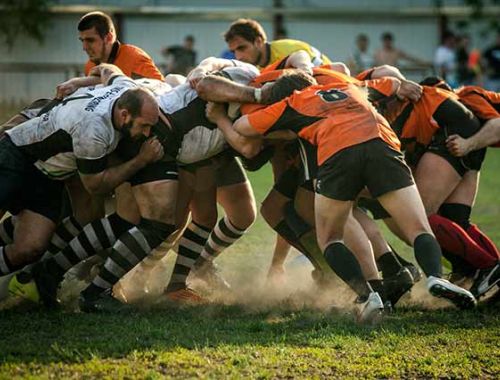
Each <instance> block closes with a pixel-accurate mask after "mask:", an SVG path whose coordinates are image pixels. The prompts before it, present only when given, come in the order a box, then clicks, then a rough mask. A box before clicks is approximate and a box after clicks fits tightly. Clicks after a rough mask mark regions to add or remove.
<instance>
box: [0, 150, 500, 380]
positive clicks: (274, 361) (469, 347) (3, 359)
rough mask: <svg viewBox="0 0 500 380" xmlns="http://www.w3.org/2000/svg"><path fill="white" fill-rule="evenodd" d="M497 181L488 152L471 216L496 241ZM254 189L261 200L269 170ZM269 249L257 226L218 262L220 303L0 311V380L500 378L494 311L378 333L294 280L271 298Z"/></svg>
mask: <svg viewBox="0 0 500 380" xmlns="http://www.w3.org/2000/svg"><path fill="white" fill-rule="evenodd" d="M499 172H500V151H498V150H497V151H495V150H491V151H490V152H489V153H488V157H487V161H486V164H485V167H484V170H483V177H482V183H481V188H480V191H479V196H478V199H477V205H476V208H475V210H474V214H473V219H474V221H475V222H476V223H477V224H479V225H480V226H481V227H483V229H484V230H485V231H486V232H487V233H488V234H489V235H490V236H491V237H492V239H493V240H494V241H495V242H496V243H498V242H500V228H499V227H500V220H499V216H500V201H499V195H500V192H499V190H498V189H499V188H500V176H498V173H499ZM251 180H252V182H253V184H254V185H255V189H256V197H257V199H258V200H262V198H263V197H264V195H265V193H266V192H267V190H268V188H269V186H270V183H271V172H270V170H269V168H266V169H265V170H263V171H261V172H259V173H257V174H253V175H251ZM389 239H390V240H391V241H392V242H393V243H395V244H396V246H397V247H398V249H399V250H400V251H401V252H402V253H403V254H404V255H405V256H407V257H410V251H409V250H408V249H407V248H406V247H404V246H403V244H400V243H399V242H397V241H395V240H394V239H393V238H392V237H389ZM273 242H274V234H273V233H272V232H271V231H270V230H269V229H268V228H267V227H265V224H264V222H263V221H262V220H261V219H259V220H258V221H257V222H256V224H255V225H254V226H253V227H252V230H251V231H250V233H249V234H248V236H246V237H245V238H244V239H242V240H241V241H240V242H238V243H237V244H236V245H235V246H234V247H232V248H231V249H230V250H228V252H226V253H225V254H224V255H223V256H222V257H221V258H220V260H219V262H220V265H221V267H222V269H223V273H224V274H225V275H226V276H227V278H228V279H229V280H230V281H232V282H234V283H236V285H235V287H236V290H237V292H236V296H235V297H233V299H231V300H230V301H227V302H226V304H222V303H220V302H219V303H214V304H210V305H206V306H192V307H181V308H176V307H173V306H162V307H156V308H152V309H148V310H140V311H132V312H122V313H119V314H107V315H85V314H79V313H73V312H68V311H64V312H45V311H37V310H35V311H32V312H23V311H19V310H12V311H0V379H3V378H5V379H11V378H109V379H114V378H151V379H155V378H169V377H172V378H198V377H201V378H215V379H219V378H353V379H358V378H492V379H493V378H498V377H499V374H500V317H499V315H498V308H497V309H493V308H479V309H477V310H474V311H468V312H460V311H458V310H455V309H453V308H448V309H435V310H426V309H425V308H424V307H423V306H422V303H418V302H417V303H412V302H411V300H410V301H408V302H407V303H406V305H407V306H404V307H402V308H400V309H399V310H398V312H397V313H395V314H393V315H391V316H388V317H387V318H386V319H385V320H384V321H383V323H382V324H381V325H379V326H377V327H367V326H360V325H358V324H356V323H355V322H354V321H353V318H352V316H351V315H350V314H349V313H346V312H344V311H341V310H339V309H335V311H328V310H327V309H325V308H324V307H323V308H322V307H318V306H317V305H316V304H315V302H314V301H316V298H319V295H317V294H316V293H314V292H311V291H305V290H303V289H302V285H304V284H303V282H304V281H305V280H304V277H299V278H298V279H295V278H290V279H289V284H288V287H289V289H288V291H287V292H285V293H284V299H281V300H280V299H276V298H274V299H273V298H272V297H271V298H270V297H268V296H269V292H270V289H269V288H264V289H261V288H259V286H257V285H258V284H261V283H262V282H263V281H264V278H265V273H266V270H267V268H268V265H269V263H270V259H271V252H272V248H273ZM171 261H172V259H170V260H169V261H168V263H171ZM292 273H294V272H292ZM164 276H165V278H166V277H167V275H164ZM164 280H165V279H164ZM248 289H253V291H252V292H250V293H246V292H247V291H248ZM331 296H332V299H333V300H334V301H335V300H337V298H338V297H337V294H335V293H334V294H333V295H331ZM339 303H341V304H342V302H340V301H339ZM497 307H498V306H497Z"/></svg>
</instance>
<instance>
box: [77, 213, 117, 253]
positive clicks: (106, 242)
mask: <svg viewBox="0 0 500 380" xmlns="http://www.w3.org/2000/svg"><path fill="white" fill-rule="evenodd" d="M104 219H106V218H104ZM104 219H101V220H99V221H97V222H94V223H91V225H90V226H88V227H89V228H92V229H93V230H94V232H95V234H96V236H97V238H98V239H99V241H100V242H101V245H102V246H103V247H110V246H112V245H113V244H112V243H111V241H114V240H110V239H108V235H106V231H105V230H104V226H103V225H102V221H103V220H104ZM108 223H109V222H108ZM86 229H87V227H85V228H84V229H83V230H84V231H85V230H86Z"/></svg>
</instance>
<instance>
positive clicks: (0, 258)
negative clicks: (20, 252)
mask: <svg viewBox="0 0 500 380" xmlns="http://www.w3.org/2000/svg"><path fill="white" fill-rule="evenodd" d="M5 255H6V252H5V249H4V247H0V271H1V273H2V274H9V273H10V268H9V266H8V265H7V262H6V260H5Z"/></svg>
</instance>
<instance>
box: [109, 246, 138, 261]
mask: <svg viewBox="0 0 500 380" xmlns="http://www.w3.org/2000/svg"><path fill="white" fill-rule="evenodd" d="M113 250H115V251H117V252H119V254H120V256H122V257H123V258H124V259H126V260H127V261H128V262H129V264H130V265H134V263H135V262H137V256H136V255H135V254H134V253H133V252H132V251H131V250H130V248H129V247H128V246H127V245H126V244H124V243H123V242H122V241H121V240H118V241H117V242H116V243H115V245H114V246H113Z"/></svg>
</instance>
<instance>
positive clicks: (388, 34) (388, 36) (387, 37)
mask: <svg viewBox="0 0 500 380" xmlns="http://www.w3.org/2000/svg"><path fill="white" fill-rule="evenodd" d="M382 39H383V40H390V41H393V40H394V36H393V35H392V33H391V32H384V33H382Z"/></svg>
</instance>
